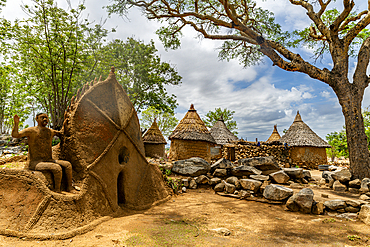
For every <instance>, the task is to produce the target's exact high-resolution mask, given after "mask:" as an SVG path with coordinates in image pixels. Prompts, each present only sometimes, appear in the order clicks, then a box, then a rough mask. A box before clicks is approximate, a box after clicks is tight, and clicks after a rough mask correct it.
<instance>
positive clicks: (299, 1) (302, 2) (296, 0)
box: [289, 0, 330, 40]
mask: <svg viewBox="0 0 370 247" xmlns="http://www.w3.org/2000/svg"><path fill="white" fill-rule="evenodd" d="M289 1H290V2H291V3H292V4H294V5H300V6H302V7H303V8H305V9H306V10H307V15H308V17H309V18H310V19H311V20H312V21H313V22H314V23H315V25H316V27H317V28H318V29H319V31H320V32H321V33H322V34H323V35H324V36H325V37H326V39H328V40H330V31H329V29H328V27H327V26H326V25H325V24H324V22H323V21H322V20H321V18H320V15H318V14H316V13H315V11H314V9H313V6H312V5H311V4H309V3H308V2H307V1H305V0H289Z"/></svg>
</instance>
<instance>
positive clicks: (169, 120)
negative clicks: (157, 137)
mask: <svg viewBox="0 0 370 247" xmlns="http://www.w3.org/2000/svg"><path fill="white" fill-rule="evenodd" d="M154 119H156V121H157V124H158V128H159V129H160V131H161V132H162V135H163V136H166V137H168V136H169V135H170V134H171V133H172V131H173V130H174V129H175V127H176V125H177V123H178V122H179V120H178V119H177V118H176V117H175V115H174V114H173V113H170V112H163V111H161V110H158V109H156V108H155V107H153V106H149V107H148V108H147V109H145V110H144V111H142V112H141V119H140V126H141V128H143V129H149V128H150V126H151V125H152V123H153V122H154Z"/></svg>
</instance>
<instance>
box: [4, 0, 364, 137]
mask: <svg viewBox="0 0 370 247" xmlns="http://www.w3.org/2000/svg"><path fill="white" fill-rule="evenodd" d="M257 2H258V4H259V5H260V6H262V7H265V8H268V9H270V10H272V11H274V12H275V16H276V18H277V20H278V21H279V23H280V24H281V25H282V26H283V29H284V30H294V29H297V28H300V29H302V28H304V27H305V26H307V25H308V23H309V22H308V18H307V16H306V14H305V12H304V11H303V9H302V8H301V7H299V6H293V5H292V4H290V3H289V1H288V0H267V1H260V0H258V1H257ZM340 2H341V1H337V3H336V4H337V5H338V6H339V8H340ZM357 2H359V1H357ZM365 2H366V1H361V5H359V7H358V8H359V9H361V8H362V7H366V3H365ZM23 3H24V4H30V3H31V1H30V0H23ZM58 3H59V6H66V2H65V1H64V0H58ZM72 3H73V4H77V1H72ZM20 4H21V1H20V0H8V3H7V6H6V8H4V10H3V12H2V13H1V14H2V15H3V16H4V17H5V18H7V19H10V20H12V19H14V18H19V19H22V18H24V17H25V15H24V13H23V12H22V10H21V9H20V7H19V5H20ZM108 4H109V0H89V1H86V7H87V9H86V10H85V13H86V14H89V17H88V18H89V19H90V20H96V21H97V22H99V20H100V19H101V18H106V17H107V14H106V12H105V10H104V9H102V7H103V6H105V5H108ZM159 26H160V24H159V23H157V22H156V21H148V20H147V19H146V18H145V17H143V16H142V15H141V12H140V11H139V10H137V9H134V10H132V11H130V13H129V16H128V19H127V18H126V19H123V18H121V17H119V16H116V15H113V16H112V17H111V18H109V19H108V20H107V22H106V24H105V28H107V29H110V28H112V27H115V28H117V32H116V33H112V34H111V35H110V36H109V40H111V39H122V40H125V39H126V38H127V37H135V38H137V39H140V40H143V41H144V42H145V43H148V42H149V41H150V40H151V39H152V40H154V42H155V45H156V47H157V49H158V53H159V54H160V56H161V58H162V60H163V61H166V62H170V63H171V64H172V65H174V66H175V67H176V68H177V70H178V72H179V74H180V75H181V76H182V77H183V80H182V85H181V86H178V87H169V88H168V91H169V93H173V94H175V95H177V99H178V103H179V106H178V108H177V110H176V117H177V118H178V119H181V118H182V117H183V116H184V114H185V113H186V111H187V109H189V107H190V104H194V106H195V109H196V110H197V111H198V114H199V115H200V116H201V117H203V116H204V115H205V114H206V113H207V112H208V111H210V110H214V109H215V108H216V107H221V108H228V109H230V110H233V111H235V114H234V120H236V122H237V124H238V131H239V135H238V136H239V137H242V138H244V139H245V138H247V139H248V140H255V139H256V138H258V139H259V140H262V141H263V140H266V139H267V138H268V137H269V136H270V134H271V133H272V130H273V125H274V124H277V125H278V130H279V132H280V134H282V131H283V130H284V129H288V128H289V126H290V125H291V123H292V122H293V120H294V116H295V114H296V112H297V110H299V111H300V113H301V115H302V119H303V121H304V122H306V123H307V124H308V125H309V126H310V127H311V129H313V130H314V131H315V132H316V133H317V134H318V135H319V136H321V137H322V138H325V135H326V134H328V133H330V132H332V131H339V130H340V129H341V128H342V126H343V125H344V118H343V116H342V112H341V108H340V105H339V103H338V100H337V99H336V96H335V94H334V92H333V91H332V89H331V88H330V87H329V86H327V85H326V84H324V83H322V82H320V81H317V80H314V79H311V78H310V77H308V76H307V75H305V74H301V73H297V72H295V73H294V72H287V71H283V70H281V69H280V68H278V67H273V66H272V63H271V61H269V60H267V59H265V60H264V63H262V64H260V65H258V66H252V67H249V68H243V67H242V66H241V65H239V63H238V61H234V60H232V61H229V62H227V61H219V59H218V57H217V55H218V54H217V51H216V48H217V47H219V46H220V45H221V42H219V41H211V40H199V39H197V38H196V36H197V33H195V32H194V31H193V30H192V29H190V28H186V29H185V30H184V36H183V38H182V45H181V48H180V49H178V50H169V51H165V49H164V48H163V45H162V44H161V42H160V41H159V40H158V37H157V36H156V34H155V31H156V29H157V28H158V27H159ZM298 52H299V54H300V55H301V56H302V57H303V58H305V59H309V58H310V57H311V56H312V51H310V50H309V49H307V48H302V49H299V50H298ZM309 61H311V60H309ZM330 62H331V60H330V59H328V58H326V59H324V60H323V61H322V62H321V63H320V62H318V63H317V64H316V65H317V66H319V67H327V68H329V69H330V68H331V67H330ZM353 63H354V61H352V64H353ZM107 69H108V70H109V68H107ZM368 105H370V95H369V89H367V90H366V92H365V97H364V101H363V106H364V107H366V106H368Z"/></svg>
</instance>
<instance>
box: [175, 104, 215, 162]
mask: <svg viewBox="0 0 370 247" xmlns="http://www.w3.org/2000/svg"><path fill="white" fill-rule="evenodd" d="M169 139H170V140H171V146H170V154H169V159H170V160H184V159H189V158H192V157H200V158H202V159H205V160H206V161H208V162H210V161H211V148H213V147H215V146H216V141H215V140H214V138H213V137H212V135H211V133H210V132H209V131H208V129H207V126H206V125H205V124H204V122H203V121H202V119H201V118H200V117H199V115H198V113H197V111H196V110H195V109H194V105H193V104H191V106H190V109H189V110H188V112H187V113H186V114H185V116H184V118H183V119H181V121H180V123H179V124H178V125H177V126H176V128H175V130H174V131H173V132H172V133H171V135H170V136H169Z"/></svg>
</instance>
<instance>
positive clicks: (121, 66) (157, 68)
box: [90, 38, 182, 112]
mask: <svg viewBox="0 0 370 247" xmlns="http://www.w3.org/2000/svg"><path fill="white" fill-rule="evenodd" d="M156 53H157V49H156V48H155V46H154V42H153V41H151V42H150V43H149V44H145V43H144V42H143V41H140V40H135V39H134V38H128V39H127V40H126V41H123V40H119V39H116V40H113V41H111V42H108V43H107V44H106V45H103V46H102V47H101V48H100V49H99V50H97V51H96V57H95V58H94V59H95V60H96V64H95V68H94V71H93V73H92V74H91V76H90V79H93V78H94V77H97V76H100V75H106V74H107V69H106V68H110V67H111V66H114V67H115V73H116V78H117V80H118V82H119V83H121V84H122V86H123V88H124V89H125V90H126V93H127V94H128V96H129V97H130V100H131V102H132V104H133V105H134V107H135V109H136V111H138V112H140V111H141V110H143V109H145V108H147V107H150V106H152V107H155V108H156V109H158V110H160V111H166V112H173V110H174V109H175V108H176V107H177V101H176V96H175V95H173V94H172V95H170V94H168V92H167V90H166V86H168V85H172V86H174V85H178V84H180V83H181V79H182V78H181V76H180V75H179V74H178V72H177V71H176V68H175V67H174V66H172V65H170V64H169V63H166V62H163V61H161V59H160V57H159V56H158V55H157V54H156Z"/></svg>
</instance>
